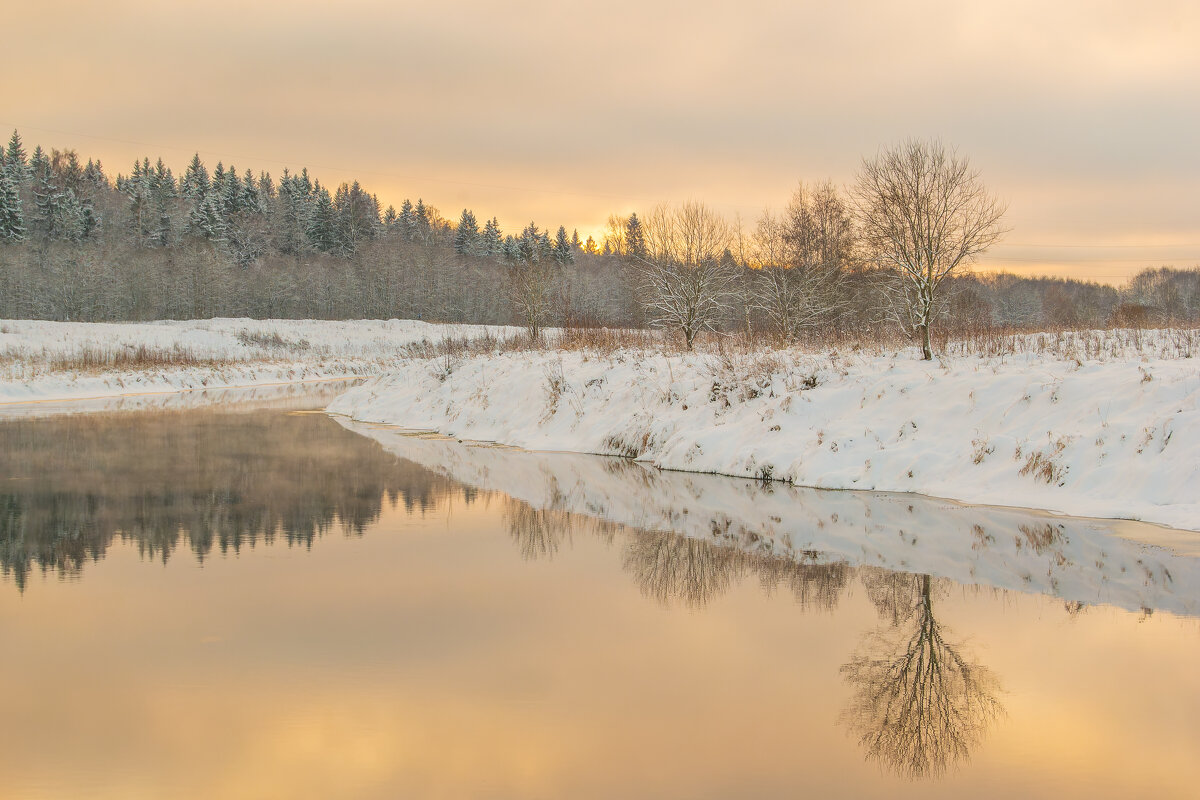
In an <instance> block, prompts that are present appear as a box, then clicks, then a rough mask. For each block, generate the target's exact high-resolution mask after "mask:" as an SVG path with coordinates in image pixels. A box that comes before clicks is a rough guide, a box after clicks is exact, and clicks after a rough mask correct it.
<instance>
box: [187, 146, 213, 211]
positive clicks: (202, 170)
mask: <svg viewBox="0 0 1200 800" xmlns="http://www.w3.org/2000/svg"><path fill="white" fill-rule="evenodd" d="M210 185H211V184H210V181H209V179H208V168H207V167H205V166H204V162H203V161H201V160H200V154H199V153H196V155H194V156H192V162H191V163H190V164H188V166H187V169H186V170H184V173H183V180H182V181H180V182H179V193H180V194H181V195H182V196H184V197H186V198H187V199H188V200H191V201H192V202H193V203H198V202H203V200H204V197H205V196H206V195H207V194H208V191H209V188H210Z"/></svg>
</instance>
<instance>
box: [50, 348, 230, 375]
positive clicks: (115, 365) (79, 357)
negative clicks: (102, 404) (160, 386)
mask: <svg viewBox="0 0 1200 800" xmlns="http://www.w3.org/2000/svg"><path fill="white" fill-rule="evenodd" d="M229 363H231V362H230V361H229V360H228V359H220V358H209V357H202V356H197V355H196V354H194V353H192V352H189V351H188V350H185V349H184V348H182V347H179V346H176V347H173V348H171V349H169V350H168V349H164V348H158V347H146V346H145V345H139V346H137V347H121V348H100V347H92V346H88V347H83V348H80V349H79V350H76V351H75V352H73V353H68V354H63V355H56V356H51V357H50V359H49V360H48V361H47V367H48V368H49V370H50V371H51V372H104V371H107V370H149V369H164V368H167V367H220V366H225V365H227V364H229Z"/></svg>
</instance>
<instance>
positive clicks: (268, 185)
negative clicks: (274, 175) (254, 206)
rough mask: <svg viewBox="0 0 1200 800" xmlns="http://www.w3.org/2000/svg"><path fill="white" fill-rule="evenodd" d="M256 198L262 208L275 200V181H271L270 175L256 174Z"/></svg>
mask: <svg viewBox="0 0 1200 800" xmlns="http://www.w3.org/2000/svg"><path fill="white" fill-rule="evenodd" d="M258 196H259V199H260V201H261V202H262V203H263V205H264V206H266V205H267V204H269V203H270V202H271V201H272V200H274V199H275V181H273V180H271V173H269V172H263V171H260V172H259V173H258Z"/></svg>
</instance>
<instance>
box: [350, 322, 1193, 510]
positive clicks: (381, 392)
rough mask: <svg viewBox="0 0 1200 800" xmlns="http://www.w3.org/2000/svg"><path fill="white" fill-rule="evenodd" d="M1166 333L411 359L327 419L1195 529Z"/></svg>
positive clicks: (1182, 406)
mask: <svg viewBox="0 0 1200 800" xmlns="http://www.w3.org/2000/svg"><path fill="white" fill-rule="evenodd" d="M1170 335H1171V334H1169V333H1163V334H1161V335H1160V336H1159V337H1158V338H1157V339H1156V338H1155V337H1154V336H1153V335H1150V336H1146V335H1143V339H1144V341H1141V342H1140V343H1139V345H1138V353H1140V354H1139V355H1130V354H1129V352H1128V351H1126V352H1125V353H1124V355H1123V354H1122V353H1121V352H1115V353H1114V352H1113V351H1111V350H1109V351H1103V352H1101V351H1097V354H1096V355H1095V356H1093V355H1089V353H1088V352H1085V351H1083V350H1072V349H1063V348H1062V347H1057V348H1054V349H1051V350H1045V349H1043V348H1038V347H1028V348H1022V349H1021V352H1017V353H1011V352H1010V353H1009V354H1007V355H1002V356H978V355H974V356H962V357H954V358H948V359H945V360H943V361H934V362H922V361H920V360H917V359H916V358H915V357H914V356H913V354H912V352H911V351H904V352H899V353H892V354H879V353H874V354H866V353H841V354H836V353H833V354H823V355H814V354H805V353H800V352H793V351H780V352H769V353H761V354H758V355H740V356H731V357H721V356H718V355H713V354H692V355H662V354H650V353H646V352H640V351H639V352H630V351H617V352H613V353H608V354H597V353H587V352H553V351H550V352H513V353H502V354H496V355H491V356H476V357H468V358H461V359H452V358H449V357H446V358H438V359H429V360H411V361H405V362H401V363H399V364H397V365H396V367H395V368H394V369H393V370H392V371H390V372H389V373H388V374H386V375H383V376H380V377H377V378H374V379H372V380H369V381H367V382H365V383H364V384H362V385H360V386H357V387H355V388H352V389H350V390H348V391H347V392H346V393H345V394H343V395H341V396H340V397H338V398H337V399H336V400H335V401H334V402H333V403H332V405H331V406H330V407H329V410H330V411H332V412H335V413H339V414H344V415H347V416H349V417H351V418H353V419H356V420H363V421H370V422H379V423H388V424H394V425H398V426H403V427H406V428H411V429H426V430H432V431H438V432H440V433H444V434H449V435H453V436H456V437H459V438H464V439H474V440H482V441H493V442H501V443H504V444H509V445H515V446H519V447H524V448H528V449H544V450H569V451H577V452H585V453H601V454H613V455H625V456H632V457H636V458H639V459H643V460H646V461H649V462H652V463H653V464H655V465H657V466H660V467H664V468H669V469H675V470H688V471H695V472H714V473H721V474H725V475H734V476H742V477H757V478H773V479H783V480H787V481H790V482H792V483H794V484H796V485H799V486H813V487H822V488H836V489H871V490H876V491H890V492H917V493H921V494H926V495H931V496H935V497H945V498H954V499H958V500H964V501H969V502H974V503H986V504H994V505H1003V506H1021V507H1029V508H1041V509H1048V510H1053V511H1058V512H1064V513H1068V514H1074V515H1082V516H1096V517H1112V518H1128V519H1140V520H1145V521H1150V522H1156V523H1161V524H1165V525H1171V526H1175V527H1179V528H1186V529H1189V530H1200V488H1198V487H1200V362H1198V361H1197V360H1196V359H1194V358H1190V357H1183V356H1185V355H1186V352H1190V350H1186V349H1185V351H1180V350H1179V349H1178V348H1172V346H1171V342H1170V341H1168V339H1169V337H1170ZM1164 354H1165V355H1164ZM1172 354H1174V355H1176V356H1177V357H1172Z"/></svg>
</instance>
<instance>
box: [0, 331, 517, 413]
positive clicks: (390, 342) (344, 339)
mask: <svg viewBox="0 0 1200 800" xmlns="http://www.w3.org/2000/svg"><path fill="white" fill-rule="evenodd" d="M485 332H487V333H491V334H493V335H497V336H505V335H512V334H515V333H516V329H511V328H495V327H485V326H482V325H434V324H429V323H425V322H418V321H415V320H354V321H345V322H343V321H323V320H251V319H211V320H194V321H167V322H148V323H84V322H45V321H38V320H0V404H11V403H29V402H45V401H56V400H75V399H82V398H103V397H116V396H124V395H143V394H158V393H171V392H189V391H202V390H212V389H218V388H226V387H251V386H270V385H277V384H295V383H302V382H311V381H318V380H328V379H339V378H351V377H362V376H369V375H378V374H380V373H381V372H383V371H384V370H386V369H389V368H391V367H394V366H395V365H396V364H397V363H398V361H399V360H400V359H401V358H403V356H404V353H403V348H404V347H405V346H406V345H409V344H413V343H417V342H421V341H430V342H438V341H441V340H443V339H446V338H468V337H476V336H480V335H482V334H483V333H485Z"/></svg>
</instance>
